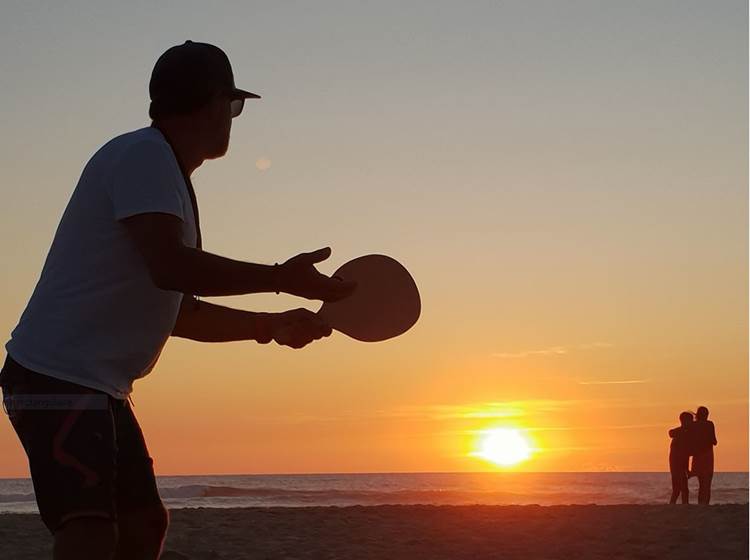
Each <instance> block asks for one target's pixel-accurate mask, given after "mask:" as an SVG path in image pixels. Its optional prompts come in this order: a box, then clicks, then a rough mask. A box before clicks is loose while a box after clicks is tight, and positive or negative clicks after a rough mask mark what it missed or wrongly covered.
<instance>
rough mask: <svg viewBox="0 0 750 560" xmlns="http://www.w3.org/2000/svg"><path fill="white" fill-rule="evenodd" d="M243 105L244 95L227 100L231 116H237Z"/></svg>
mask: <svg viewBox="0 0 750 560" xmlns="http://www.w3.org/2000/svg"><path fill="white" fill-rule="evenodd" d="M244 106H245V98H244V97H239V98H235V99H231V100H230V101H229V108H230V109H231V112H232V118H234V117H237V116H239V114H240V113H241V112H242V108H243V107H244Z"/></svg>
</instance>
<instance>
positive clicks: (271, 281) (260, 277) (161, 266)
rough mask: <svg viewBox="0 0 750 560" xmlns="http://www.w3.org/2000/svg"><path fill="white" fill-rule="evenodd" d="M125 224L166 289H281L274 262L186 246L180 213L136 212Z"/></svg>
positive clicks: (221, 292)
mask: <svg viewBox="0 0 750 560" xmlns="http://www.w3.org/2000/svg"><path fill="white" fill-rule="evenodd" d="M122 224H123V225H124V226H125V227H126V228H127V231H128V233H129V234H130V236H131V238H132V239H133V241H134V242H135V244H136V246H137V248H138V251H139V252H140V253H141V255H142V256H143V258H144V259H145V260H146V265H147V266H148V269H149V272H150V273H151V277H152V279H153V281H154V283H155V284H156V285H157V286H158V287H159V288H161V289H163V290H172V291H175V292H183V293H186V294H195V295H200V296H231V295H239V294H254V293H262V292H270V291H273V290H275V289H278V288H276V287H275V284H276V283H277V280H278V279H277V278H275V273H274V268H275V267H274V266H273V265H263V264H254V263H248V262H242V261H236V260H233V259H228V258H225V257H220V256H219V255H214V254H212V253H207V252H205V251H201V250H199V249H195V248H192V247H187V246H185V245H184V244H183V242H182V220H180V218H178V217H177V216H173V215H171V214H162V213H156V212H154V213H148V214H136V215H135V216H131V217H129V218H125V219H124V220H122Z"/></svg>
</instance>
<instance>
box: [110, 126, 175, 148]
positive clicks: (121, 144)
mask: <svg viewBox="0 0 750 560" xmlns="http://www.w3.org/2000/svg"><path fill="white" fill-rule="evenodd" d="M134 146H143V147H156V146H158V149H163V148H164V147H166V146H167V144H166V143H165V141H164V138H163V136H162V135H161V133H160V132H159V131H158V130H157V129H155V128H153V127H151V126H146V127H143V128H139V129H136V130H131V131H130V132H124V133H122V134H119V135H117V136H115V137H114V138H112V139H111V140H109V141H107V142H106V143H105V144H104V145H103V146H102V147H101V148H99V152H98V153H101V154H102V155H116V154H120V153H122V152H125V151H127V150H128V149H130V148H132V147H134Z"/></svg>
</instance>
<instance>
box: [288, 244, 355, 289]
mask: <svg viewBox="0 0 750 560" xmlns="http://www.w3.org/2000/svg"><path fill="white" fill-rule="evenodd" d="M330 256H331V248H330V247H325V248H323V249H318V250H317V251H313V252H311V253H300V254H299V255H297V256H296V257H292V258H291V259H289V260H288V261H286V262H285V263H284V264H282V265H281V266H280V268H281V270H280V271H279V272H280V274H279V276H280V288H281V289H283V290H284V291H285V292H286V293H288V294H292V295H295V296H300V297H303V298H307V299H319V300H322V301H338V300H340V299H343V298H345V297H347V296H349V295H351V294H352V292H354V289H355V288H356V286H357V283H356V282H354V281H352V280H349V281H344V280H341V279H340V278H336V277H334V278H329V277H328V276H326V275H325V274H321V273H320V272H318V271H317V270H316V269H315V267H314V266H313V264H315V263H317V262H320V261H324V260H326V259H327V258H328V257H330Z"/></svg>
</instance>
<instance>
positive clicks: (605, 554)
mask: <svg viewBox="0 0 750 560" xmlns="http://www.w3.org/2000/svg"><path fill="white" fill-rule="evenodd" d="M170 513H171V525H170V531H169V535H168V537H167V543H166V547H165V551H178V552H181V553H183V554H185V555H186V557H187V558H191V559H195V560H205V559H209V558H210V559H214V560H216V559H221V560H235V559H259V560H260V559H266V560H268V559H275V558H290V559H297V558H300V559H302V558H304V559H358V558H362V559H380V558H383V559H388V560H397V559H404V560H406V559H415V558H416V559H421V560H427V559H437V558H444V559H472V560H478V559H484V558H487V559H490V558H493V559H494V558H504V559H510V560H513V559H518V560H521V559H529V558H550V559H552V558H576V559H583V560H585V559H594V558H622V559H635V558H638V559H648V558H654V559H657V558H658V559H666V558H674V559H687V558H696V559H697V558H716V559H722V560H728V559H732V558H737V559H746V558H747V557H748V538H747V537H748V506H747V505H717V506H709V507H699V506H688V507H681V506H672V507H670V506H643V505H622V506H549V507H541V506H429V505H385V506H366V507H365V506H352V507H305V508H282V507H270V508H232V509H216V508H194V509H193V508H190V509H173V510H170ZM173 556H174V555H173ZM174 557H177V556H174ZM0 558H3V559H6V558H7V559H13V560H32V559H33V560H37V559H49V558H51V538H50V537H49V535H48V534H47V532H46V529H45V528H44V526H43V525H42V523H41V521H40V520H39V518H38V516H37V515H32V514H3V515H0Z"/></svg>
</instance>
